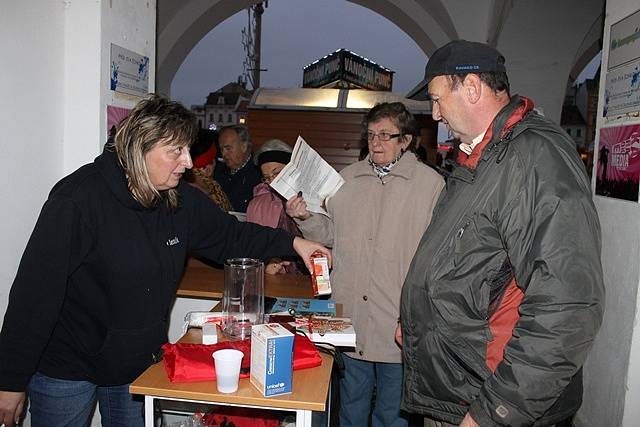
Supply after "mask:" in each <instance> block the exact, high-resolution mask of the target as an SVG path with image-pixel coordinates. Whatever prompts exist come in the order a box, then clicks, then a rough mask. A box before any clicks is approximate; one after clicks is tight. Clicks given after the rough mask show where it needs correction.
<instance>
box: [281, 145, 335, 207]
mask: <svg viewBox="0 0 640 427" xmlns="http://www.w3.org/2000/svg"><path fill="white" fill-rule="evenodd" d="M342 184H344V179H342V177H341V176H340V174H339V173H338V172H336V170H335V169H334V168H332V167H331V165H330V164H329V163H327V162H326V161H325V160H324V159H323V158H322V157H320V155H319V154H318V153H317V152H316V151H315V150H314V149H313V148H311V147H310V146H309V144H307V143H306V142H305V140H304V139H302V137H301V136H298V140H297V141H296V145H295V147H293V153H291V161H290V162H289V163H288V164H287V165H286V166H285V167H284V169H282V171H281V172H280V173H279V174H278V176H277V177H276V178H275V179H274V180H273V181H272V182H271V187H272V188H273V189H274V190H276V191H277V192H278V193H280V195H281V196H282V197H284V198H285V199H287V200H289V199H290V198H292V197H293V196H295V195H296V194H298V192H300V191H302V197H304V200H305V202H307V208H308V209H309V210H310V211H311V212H318V213H322V214H325V215H326V214H327V212H326V210H325V209H324V201H325V200H326V199H327V198H329V197H331V196H333V195H334V194H335V193H336V191H338V189H339V188H340V187H341V186H342Z"/></svg>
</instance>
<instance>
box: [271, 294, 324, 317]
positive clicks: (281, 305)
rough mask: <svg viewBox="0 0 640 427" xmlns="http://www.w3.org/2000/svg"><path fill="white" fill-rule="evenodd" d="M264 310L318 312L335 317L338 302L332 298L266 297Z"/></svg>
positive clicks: (287, 312) (297, 312)
mask: <svg viewBox="0 0 640 427" xmlns="http://www.w3.org/2000/svg"><path fill="white" fill-rule="evenodd" d="M264 312H265V313H266V314H281V313H284V314H289V315H292V316H293V315H300V314H316V315H321V316H329V317H335V315H336V302H335V301H334V300H330V299H311V298H274V297H265V298H264Z"/></svg>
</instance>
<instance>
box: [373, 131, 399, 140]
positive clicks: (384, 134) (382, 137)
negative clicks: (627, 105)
mask: <svg viewBox="0 0 640 427" xmlns="http://www.w3.org/2000/svg"><path fill="white" fill-rule="evenodd" d="M376 136H377V137H378V141H383V142H386V141H389V140H390V139H392V138H397V137H399V136H402V134H401V133H389V132H380V133H375V132H367V141H369V142H373V140H374V139H375V138H376Z"/></svg>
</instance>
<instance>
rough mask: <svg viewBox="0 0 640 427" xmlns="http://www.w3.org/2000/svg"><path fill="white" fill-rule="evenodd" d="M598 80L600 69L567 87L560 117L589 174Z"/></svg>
mask: <svg viewBox="0 0 640 427" xmlns="http://www.w3.org/2000/svg"><path fill="white" fill-rule="evenodd" d="M599 80H600V70H598V72H596V74H595V76H594V77H593V78H592V79H586V80H585V81H584V82H582V83H580V84H579V85H577V86H571V87H568V88H567V91H566V95H565V100H564V104H563V106H562V114H561V117H560V125H561V126H562V128H563V129H564V130H565V131H566V132H567V133H568V134H569V136H571V138H572V139H573V140H574V142H575V143H576V149H577V150H578V152H579V153H580V157H581V158H582V161H583V162H584V164H585V167H586V169H587V172H588V173H589V175H591V173H592V169H593V146H594V143H595V139H596V119H597V110H598V87H599V85H598V82H599Z"/></svg>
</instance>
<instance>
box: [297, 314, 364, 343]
mask: <svg viewBox="0 0 640 427" xmlns="http://www.w3.org/2000/svg"><path fill="white" fill-rule="evenodd" d="M292 325H294V326H295V327H296V329H297V330H298V331H301V332H304V333H305V334H306V335H307V336H308V337H309V339H310V340H311V341H313V342H315V343H328V344H333V345H334V346H336V347H355V346H356V331H355V329H353V325H352V324H351V319H349V318H346V317H322V316H309V317H299V318H296V320H295V321H294V322H292Z"/></svg>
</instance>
